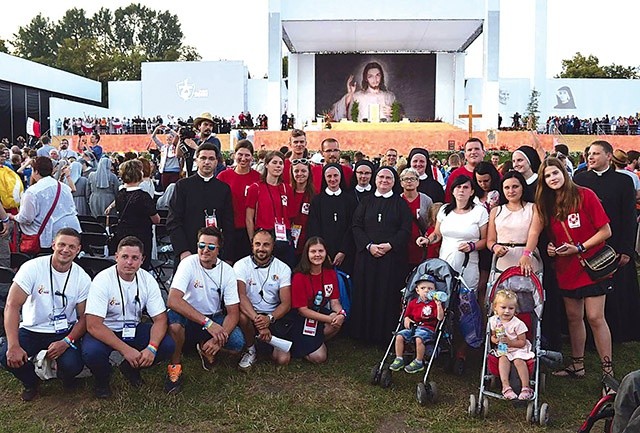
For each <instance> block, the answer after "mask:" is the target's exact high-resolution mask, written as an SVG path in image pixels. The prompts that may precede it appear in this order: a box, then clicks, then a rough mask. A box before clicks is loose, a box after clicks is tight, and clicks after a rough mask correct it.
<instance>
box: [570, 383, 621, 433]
mask: <svg viewBox="0 0 640 433" xmlns="http://www.w3.org/2000/svg"><path fill="white" fill-rule="evenodd" d="M603 383H604V384H605V385H607V386H608V387H609V388H611V389H612V390H613V391H617V390H618V387H619V386H620V384H619V383H618V381H616V380H615V379H614V378H613V377H611V376H605V377H604V379H603ZM615 399H616V394H615V393H613V394H606V395H604V396H603V397H602V398H600V400H598V402H597V403H596V405H595V406H594V407H593V409H591V412H590V413H589V416H588V417H587V419H586V420H585V421H584V423H582V425H581V426H580V429H579V430H578V433H589V432H590V431H591V429H592V428H593V427H594V425H595V424H596V423H597V422H598V421H600V420H604V429H603V431H604V433H611V432H612V431H613V416H614V415H615V409H614V402H615Z"/></svg>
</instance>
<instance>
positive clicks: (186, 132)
mask: <svg viewBox="0 0 640 433" xmlns="http://www.w3.org/2000/svg"><path fill="white" fill-rule="evenodd" d="M178 125H180V129H178V135H179V136H180V141H184V140H186V139H188V138H190V139H192V140H193V139H194V138H196V133H197V131H196V130H195V129H194V128H193V125H191V124H190V123H187V122H182V121H178Z"/></svg>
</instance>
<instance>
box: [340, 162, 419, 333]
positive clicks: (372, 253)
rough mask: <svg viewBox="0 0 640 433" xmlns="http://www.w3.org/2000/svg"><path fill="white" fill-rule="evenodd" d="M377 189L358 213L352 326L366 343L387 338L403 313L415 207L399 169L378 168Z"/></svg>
mask: <svg viewBox="0 0 640 433" xmlns="http://www.w3.org/2000/svg"><path fill="white" fill-rule="evenodd" d="M375 184H376V191H375V192H374V193H373V194H371V195H369V196H367V197H364V198H363V199H362V201H361V202H360V204H359V205H358V207H357V209H356V212H355V214H354V217H353V237H354V240H355V245H356V263H355V268H354V272H353V283H354V289H353V295H352V310H351V311H352V313H351V320H350V330H351V335H352V337H354V338H356V339H358V340H360V341H362V342H366V343H374V344H386V343H388V342H389V338H390V337H391V333H392V332H393V330H394V329H395V326H396V324H397V323H398V317H399V315H400V313H401V298H402V295H401V293H400V291H401V290H402V288H403V287H404V282H405V278H406V275H405V274H404V272H405V270H406V264H407V242H408V241H409V237H410V235H411V221H412V216H411V211H410V210H409V206H407V204H406V202H405V201H404V200H403V199H402V197H401V196H400V193H401V192H402V188H401V186H400V180H399V178H398V174H397V172H396V171H395V170H394V169H393V168H391V167H387V166H383V167H381V168H380V169H379V170H378V171H377V172H376V178H375Z"/></svg>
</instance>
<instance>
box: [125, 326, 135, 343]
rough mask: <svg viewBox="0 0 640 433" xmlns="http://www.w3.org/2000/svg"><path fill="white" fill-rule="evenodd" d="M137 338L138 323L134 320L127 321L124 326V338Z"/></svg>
mask: <svg viewBox="0 0 640 433" xmlns="http://www.w3.org/2000/svg"><path fill="white" fill-rule="evenodd" d="M134 338H136V324H135V323H133V322H125V324H124V327H123V328H122V340H123V341H131V340H133V339H134Z"/></svg>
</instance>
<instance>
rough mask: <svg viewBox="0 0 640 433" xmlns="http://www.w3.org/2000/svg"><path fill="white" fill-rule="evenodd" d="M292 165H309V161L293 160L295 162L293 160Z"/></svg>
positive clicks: (302, 159) (305, 159) (304, 159)
mask: <svg viewBox="0 0 640 433" xmlns="http://www.w3.org/2000/svg"><path fill="white" fill-rule="evenodd" d="M291 164H293V165H296V164H304V165H309V160H308V159H307V158H300V159H293V160H291Z"/></svg>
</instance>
